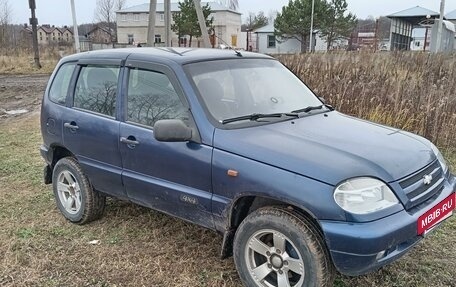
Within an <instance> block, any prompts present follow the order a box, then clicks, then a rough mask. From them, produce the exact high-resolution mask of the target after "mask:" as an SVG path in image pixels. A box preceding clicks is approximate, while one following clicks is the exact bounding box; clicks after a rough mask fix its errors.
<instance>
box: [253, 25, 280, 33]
mask: <svg viewBox="0 0 456 287" xmlns="http://www.w3.org/2000/svg"><path fill="white" fill-rule="evenodd" d="M274 31H275V28H274V23H269V24H268V25H266V26H263V27H261V28H258V29H256V30H255V31H254V32H255V33H274Z"/></svg>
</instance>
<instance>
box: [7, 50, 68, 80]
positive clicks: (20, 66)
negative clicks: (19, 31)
mask: <svg viewBox="0 0 456 287" xmlns="http://www.w3.org/2000/svg"><path fill="white" fill-rule="evenodd" d="M70 52H71V49H69V48H64V49H63V48H62V49H59V48H57V47H47V48H43V47H41V48H40V63H41V66H42V68H41V69H38V68H36V67H35V61H34V54H33V50H32V49H3V48H2V49H0V74H10V75H11V74H12V75H17V74H22V75H23V74H50V73H52V71H53V70H54V68H55V65H56V64H57V63H58V61H59V60H60V58H62V56H63V55H68V54H69V53H70Z"/></svg>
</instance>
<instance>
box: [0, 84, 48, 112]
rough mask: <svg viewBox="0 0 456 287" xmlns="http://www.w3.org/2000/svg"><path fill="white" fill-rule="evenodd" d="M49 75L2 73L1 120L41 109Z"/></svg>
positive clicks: (0, 94)
mask: <svg viewBox="0 0 456 287" xmlns="http://www.w3.org/2000/svg"><path fill="white" fill-rule="evenodd" d="M48 80H49V75H33V76H30V75H21V76H11V75H0V121H3V120H5V119H8V118H14V117H18V116H21V115H24V114H29V113H33V112H36V111H38V110H39V107H40V103H41V98H42V96H43V93H44V90H45V88H46V84H47V82H48Z"/></svg>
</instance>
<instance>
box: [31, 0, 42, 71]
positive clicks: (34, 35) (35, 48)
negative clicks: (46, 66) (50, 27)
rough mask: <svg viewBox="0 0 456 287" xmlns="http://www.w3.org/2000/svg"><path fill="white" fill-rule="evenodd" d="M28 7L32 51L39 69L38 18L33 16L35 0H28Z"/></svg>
mask: <svg viewBox="0 0 456 287" xmlns="http://www.w3.org/2000/svg"><path fill="white" fill-rule="evenodd" d="M29 7H30V10H31V12H32V17H31V18H30V25H32V44H33V51H34V53H35V56H34V59H35V67H37V68H38V69H41V64H40V51H39V49H38V31H37V30H38V29H37V27H36V26H37V25H38V19H36V16H35V9H36V3H35V0H29Z"/></svg>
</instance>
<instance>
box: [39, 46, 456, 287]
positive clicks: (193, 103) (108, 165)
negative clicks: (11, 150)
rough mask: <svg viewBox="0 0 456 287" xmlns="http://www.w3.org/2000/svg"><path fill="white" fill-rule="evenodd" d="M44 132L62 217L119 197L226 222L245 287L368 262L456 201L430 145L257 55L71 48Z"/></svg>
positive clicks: (200, 220)
mask: <svg viewBox="0 0 456 287" xmlns="http://www.w3.org/2000/svg"><path fill="white" fill-rule="evenodd" d="M41 129H42V135H43V141H44V144H43V145H42V147H41V154H42V156H43V158H44V159H45V160H46V163H47V165H46V167H45V170H44V178H45V182H46V183H47V184H50V183H52V185H53V190H54V194H55V198H56V203H57V206H58V208H59V209H60V211H61V213H62V214H63V216H64V217H65V218H67V219H68V220H69V221H71V222H73V223H76V224H84V223H88V222H90V221H92V220H95V219H97V218H99V217H100V216H102V214H103V210H104V207H105V198H106V196H112V197H116V198H120V199H123V200H128V201H131V202H134V203H137V204H140V205H142V206H146V207H149V208H152V209H155V210H159V211H161V212H164V213H166V214H169V215H172V216H176V217H179V218H181V219H183V220H187V221H190V222H193V223H196V224H198V225H201V226H204V227H206V228H209V229H213V230H216V231H218V232H219V233H221V234H222V235H223V244H222V248H221V256H222V258H226V257H229V256H231V255H234V261H235V263H236V266H237V269H238V272H239V276H240V278H241V280H242V281H243V282H244V284H245V285H246V286H267V287H271V286H273V287H284V286H293V287H295V286H297V287H298V286H331V285H332V281H333V278H334V277H333V275H334V273H335V272H334V271H335V270H338V271H339V272H340V273H343V274H347V275H360V274H364V273H367V272H371V271H374V270H376V269H378V268H380V267H381V266H383V265H385V264H387V263H390V262H392V261H394V260H396V259H398V258H399V257H400V256H402V255H404V254H405V253H406V252H407V251H408V250H410V249H411V248H412V247H413V246H414V245H416V244H417V243H418V242H419V241H420V240H421V239H423V238H424V237H425V235H426V234H427V233H428V232H430V231H432V230H433V229H434V228H436V227H437V226H438V225H439V224H440V223H441V222H443V221H444V220H445V219H447V218H448V217H450V216H451V215H452V214H453V210H454V208H455V201H456V197H455V190H456V180H455V177H454V176H453V175H451V173H450V171H449V168H448V166H447V164H446V163H445V160H444V158H443V157H442V155H441V154H440V152H439V151H438V149H437V148H436V147H435V146H434V145H433V144H432V143H431V142H429V141H428V140H426V139H424V138H422V137H419V136H417V135H414V134H411V133H407V132H404V131H401V130H398V129H395V128H390V127H386V126H381V125H378V124H374V123H370V122H367V121H364V120H360V119H357V118H353V117H350V116H347V115H344V114H341V113H339V112H337V111H335V110H334V109H333V108H332V107H331V106H329V105H326V104H324V102H322V101H321V100H320V99H319V98H318V97H316V96H315V95H314V93H313V92H312V91H311V90H310V89H309V88H308V87H307V86H306V85H305V84H304V83H302V82H301V81H300V79H299V78H297V77H296V76H295V75H294V74H293V73H291V72H290V71H289V70H287V69H286V68H285V67H284V66H283V65H282V64H280V63H279V62H278V61H277V60H275V59H273V58H270V57H268V56H265V55H260V54H254V53H247V52H235V51H227V50H224V51H222V50H205V49H172V48H157V49H155V48H137V49H120V50H109V51H99V52H89V53H83V54H77V55H72V56H69V57H66V58H63V59H62V60H61V61H60V63H59V64H58V65H57V67H56V69H55V72H54V73H53V75H52V77H51V79H50V81H49V85H48V87H47V89H46V92H45V95H44V99H43V105H42V112H41Z"/></svg>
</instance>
